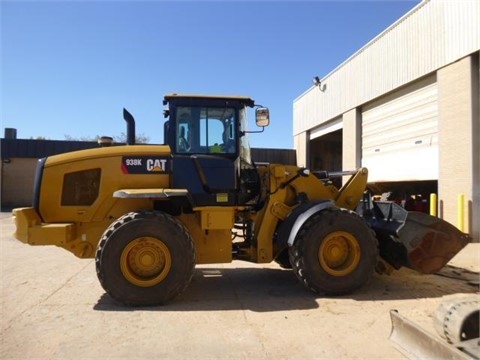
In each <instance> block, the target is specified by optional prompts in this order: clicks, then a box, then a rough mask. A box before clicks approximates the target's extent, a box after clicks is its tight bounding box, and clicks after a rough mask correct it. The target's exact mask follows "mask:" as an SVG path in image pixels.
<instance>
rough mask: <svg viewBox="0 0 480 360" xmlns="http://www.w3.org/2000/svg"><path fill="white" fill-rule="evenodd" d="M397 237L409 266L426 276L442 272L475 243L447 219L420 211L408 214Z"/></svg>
mask: <svg viewBox="0 0 480 360" xmlns="http://www.w3.org/2000/svg"><path fill="white" fill-rule="evenodd" d="M398 236H399V239H400V241H401V242H402V243H403V244H404V246H405V247H406V248H407V253H408V260H409V263H410V264H409V267H410V268H412V269H414V270H417V271H418V272H421V273H424V274H433V273H436V272H437V271H439V270H440V269H441V268H442V267H444V266H445V265H446V264H447V263H448V262H449V261H450V259H452V258H453V257H454V256H455V255H456V254H458V253H459V252H460V250H462V249H463V248H464V247H465V246H466V245H467V244H468V243H469V242H470V241H471V240H472V239H471V238H470V236H468V235H467V234H464V233H463V232H461V231H460V230H458V229H457V228H456V227H455V226H453V225H451V224H450V223H448V222H446V221H445V220H442V219H439V218H436V217H433V216H430V215H428V214H424V213H420V212H409V213H408V216H407V219H406V221H405V225H404V226H403V227H402V229H400V231H399V233H398Z"/></svg>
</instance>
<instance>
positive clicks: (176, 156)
mask: <svg viewBox="0 0 480 360" xmlns="http://www.w3.org/2000/svg"><path fill="white" fill-rule="evenodd" d="M163 102H164V105H165V106H166V109H165V110H164V116H165V118H166V120H165V122H164V124H163V130H164V136H165V139H164V140H165V141H164V143H165V144H163V145H146V144H135V120H134V118H133V116H132V115H131V114H130V113H129V112H128V111H127V110H125V109H124V119H125V121H126V122H127V142H126V144H125V145H118V146H106V147H99V148H95V149H88V150H82V151H75V152H70V153H64V154H59V155H54V156H50V157H47V158H43V159H40V160H39V161H38V165H37V169H36V176H35V181H34V196H33V204H32V206H31V207H26V208H18V209H14V210H13V216H14V219H15V224H16V231H15V237H16V238H17V239H18V240H20V241H22V242H24V243H28V244H31V245H56V246H59V247H62V248H64V249H66V250H68V251H70V252H71V253H73V254H74V255H76V256H77V257H79V258H95V260H96V271H97V275H98V279H99V281H100V283H101V285H102V287H103V288H104V289H105V291H106V292H107V293H108V294H109V295H110V296H111V297H112V298H113V299H115V300H116V301H118V302H120V303H123V304H126V305H129V306H148V305H161V304H164V303H166V302H168V301H170V300H171V299H173V298H174V297H175V296H177V295H178V294H180V293H181V292H182V291H184V289H186V287H187V286H188V284H189V282H190V280H191V278H192V274H193V272H194V269H195V266H196V265H197V264H212V263H229V262H232V261H233V260H244V261H249V262H253V263H259V264H261V263H269V262H272V261H275V262H277V263H278V264H279V265H280V266H281V267H284V268H291V269H292V271H293V272H294V273H295V275H296V276H297V277H298V278H299V280H300V281H301V282H302V283H303V284H304V285H305V286H306V287H307V288H309V289H311V290H313V291H314V292H316V293H319V294H329V295H341V294H347V293H350V292H353V291H354V290H356V289H358V288H359V287H361V286H362V285H364V284H365V283H366V282H367V281H368V280H369V279H370V278H371V276H372V275H373V273H374V272H375V271H377V272H379V273H382V272H388V271H392V270H393V269H399V268H400V267H402V266H406V267H409V268H412V269H414V270H417V271H418V272H420V273H427V274H429V273H434V272H436V271H438V270H439V269H440V268H442V267H443V266H444V265H445V264H446V263H447V262H448V261H449V260H450V259H451V258H452V257H453V256H454V255H455V254H456V253H458V252H459V251H460V250H461V249H462V248H463V247H464V246H465V245H466V244H467V243H468V242H469V241H470V240H471V239H470V237H469V236H468V235H467V234H464V233H462V232H460V231H459V230H457V229H456V228H455V227H454V226H452V225H450V224H448V223H447V222H445V221H443V220H441V219H438V218H435V217H431V216H429V215H427V214H423V213H414V212H407V211H405V210H404V209H403V208H402V207H401V206H399V205H397V204H395V203H393V202H377V201H373V200H372V196H371V195H370V194H369V193H368V191H366V190H367V178H368V171H367V169H366V168H359V169H356V170H354V171H345V172H339V173H329V172H327V171H310V170H309V169H306V168H302V167H297V166H293V165H285V164H272V163H255V162H254V161H252V158H251V155H250V149H249V145H248V136H249V134H250V133H252V132H262V131H263V130H264V128H265V127H266V126H268V125H269V122H270V113H269V109H268V108H267V107H264V106H261V105H258V104H255V102H254V100H252V99H251V98H249V97H242V96H203V95H180V94H168V95H166V96H165V97H164V101H163ZM250 113H251V116H252V115H253V114H255V121H256V125H257V126H258V129H257V130H255V131H249V130H248V128H247V124H248V115H249V114H250ZM335 176H342V177H344V185H343V186H341V187H337V186H335V185H334V182H333V181H332V179H333V177H335Z"/></svg>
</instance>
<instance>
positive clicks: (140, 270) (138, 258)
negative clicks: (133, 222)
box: [120, 237, 172, 287]
mask: <svg viewBox="0 0 480 360" xmlns="http://www.w3.org/2000/svg"><path fill="white" fill-rule="evenodd" d="M171 267H172V256H171V254H170V250H168V248H167V246H166V245H165V244H164V243H163V242H162V241H161V240H159V239H156V238H152V237H141V238H137V239H135V240H133V241H132V242H130V243H129V244H128V245H127V246H126V247H125V249H123V252H122V256H121V258H120V268H121V270H122V274H123V276H125V279H127V280H128V281H129V282H131V283H132V284H134V285H137V286H142V287H149V286H153V285H156V284H158V283H159V282H161V281H162V280H164V279H165V278H166V276H167V275H168V273H169V272H170V269H171Z"/></svg>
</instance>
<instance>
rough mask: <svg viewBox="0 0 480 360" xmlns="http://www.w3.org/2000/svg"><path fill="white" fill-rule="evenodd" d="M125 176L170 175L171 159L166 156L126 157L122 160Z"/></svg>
mask: <svg viewBox="0 0 480 360" xmlns="http://www.w3.org/2000/svg"><path fill="white" fill-rule="evenodd" d="M122 172H123V173H124V174H131V175H134V174H168V173H170V157H166V156H152V155H150V156H124V157H123V158H122Z"/></svg>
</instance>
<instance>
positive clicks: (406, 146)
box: [362, 77, 438, 182]
mask: <svg viewBox="0 0 480 360" xmlns="http://www.w3.org/2000/svg"><path fill="white" fill-rule="evenodd" d="M437 97H438V96H437V86H436V82H435V78H434V77H429V78H427V79H423V80H421V81H418V82H416V83H415V84H413V85H410V86H408V87H405V88H403V89H402V90H399V91H397V92H395V93H392V94H390V95H388V96H386V97H384V98H382V99H380V100H378V101H374V102H373V103H370V104H368V105H367V106H364V107H363V109H362V165H363V166H365V167H367V168H368V169H369V181H370V182H373V181H410V180H435V179H438V105H437Z"/></svg>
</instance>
